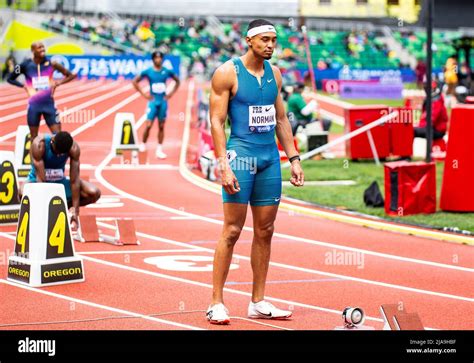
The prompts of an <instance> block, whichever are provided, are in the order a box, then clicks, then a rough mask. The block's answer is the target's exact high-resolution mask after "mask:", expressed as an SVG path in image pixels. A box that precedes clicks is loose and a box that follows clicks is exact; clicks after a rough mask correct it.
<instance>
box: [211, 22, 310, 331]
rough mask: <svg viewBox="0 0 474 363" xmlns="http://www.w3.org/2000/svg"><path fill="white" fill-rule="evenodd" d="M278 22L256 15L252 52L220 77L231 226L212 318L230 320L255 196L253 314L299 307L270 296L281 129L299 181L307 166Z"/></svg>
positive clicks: (215, 123)
mask: <svg viewBox="0 0 474 363" xmlns="http://www.w3.org/2000/svg"><path fill="white" fill-rule="evenodd" d="M276 38H277V37H276V30H275V28H274V26H273V25H272V24H271V23H270V22H268V21H266V20H263V19H258V20H254V21H252V22H251V23H250V24H249V27H248V31H247V37H246V41H247V45H248V47H249V49H248V51H247V53H246V54H245V55H244V56H242V57H240V58H235V59H232V60H231V61H228V62H226V63H225V64H223V65H222V66H220V67H219V68H218V69H217V70H216V71H215V73H214V76H213V77H212V89H211V100H210V112H211V115H210V117H211V131H212V136H213V139H214V146H215V153H216V156H217V158H218V160H219V169H220V172H221V177H222V194H223V200H224V228H223V231H222V235H221V237H220V239H219V242H218V244H217V248H216V252H215V256H214V271H213V293H212V302H211V305H210V306H209V308H208V310H207V319H208V320H209V322H211V323H213V324H228V323H229V322H230V319H229V315H228V311H227V309H226V307H225V306H224V300H223V288H224V284H225V280H226V278H227V274H228V272H229V266H230V262H231V260H232V252H233V248H234V245H235V243H236V242H237V240H238V238H239V235H240V232H241V230H242V227H243V226H244V223H245V218H246V215H247V207H248V204H250V206H251V209H252V215H253V229H254V237H253V242H252V254H251V264H252V270H253V290H252V299H251V301H250V303H249V306H248V317H250V318H262V319H287V318H289V317H290V316H291V311H285V310H281V309H278V308H276V307H275V306H273V305H272V304H270V303H269V302H267V301H265V300H264V292H265V281H266V276H267V271H268V266H269V261H270V246H271V239H272V235H273V230H274V221H275V218H276V215H277V211H278V206H279V203H280V198H281V170H280V158H279V154H278V148H277V145H276V142H275V134H276V136H277V137H278V139H279V141H280V143H281V145H282V146H283V148H284V150H285V153H286V154H287V155H288V157H289V159H290V162H291V180H290V181H291V183H292V184H293V185H295V186H302V185H303V183H304V174H303V170H302V168H301V165H300V160H299V156H298V154H297V151H296V149H295V146H294V143H293V135H292V132H291V126H290V123H289V121H288V118H287V117H286V112H285V107H284V105H283V100H282V97H281V95H280V89H281V85H282V76H281V73H280V70H279V69H278V68H277V67H275V66H272V65H271V64H270V63H269V62H268V60H269V59H270V58H271V57H272V54H273V51H274V49H275V45H276ZM227 116H229V119H230V127H231V134H230V138H229V140H228V141H227V143H226V135H225V130H224V124H225V121H226V119H227Z"/></svg>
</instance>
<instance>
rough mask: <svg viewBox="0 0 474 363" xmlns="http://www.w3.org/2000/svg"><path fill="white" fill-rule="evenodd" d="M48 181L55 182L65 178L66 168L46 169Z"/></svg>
mask: <svg viewBox="0 0 474 363" xmlns="http://www.w3.org/2000/svg"><path fill="white" fill-rule="evenodd" d="M45 172H46V173H45V174H46V181H49V182H54V181H59V180H63V179H64V170H63V169H46V170H45Z"/></svg>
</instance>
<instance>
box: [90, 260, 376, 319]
mask: <svg viewBox="0 0 474 363" xmlns="http://www.w3.org/2000/svg"><path fill="white" fill-rule="evenodd" d="M82 257H83V258H84V260H87V261H91V262H96V263H99V264H102V265H107V266H111V267H115V268H119V269H123V270H127V271H133V272H137V273H140V274H144V275H149V276H154V277H160V278H163V279H167V280H172V281H177V282H182V283H186V284H188V285H195V286H200V287H205V288H208V289H212V285H211V284H206V283H204V282H198V281H194V280H188V279H185V278H182V277H176V276H172V275H166V274H163V273H159V272H153V271H148V270H143V269H140V268H136V267H131V266H125V265H121V264H119V263H114V262H109V261H105V260H102V259H97V258H93V257H88V256H82ZM224 291H227V292H230V293H233V294H238V295H242V296H248V297H251V296H252V294H251V293H249V292H245V291H240V290H235V289H231V288H228V287H225V288H224ZM265 299H266V300H270V301H275V302H280V303H284V304H288V305H294V306H299V307H302V308H307V309H311V310H317V311H323V312H325V313H332V314H337V315H341V312H340V311H339V310H334V309H328V308H323V307H320V306H315V305H309V304H303V303H299V302H297V301H292V300H285V299H279V298H274V297H270V296H265ZM366 319H367V320H373V321H379V322H383V319H379V318H374V317H370V316H367V317H366Z"/></svg>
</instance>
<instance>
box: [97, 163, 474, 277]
mask: <svg viewBox="0 0 474 363" xmlns="http://www.w3.org/2000/svg"><path fill="white" fill-rule="evenodd" d="M113 157H114V155H112V154H109V155H108V156H107V157H106V158H105V159H104V160H103V161H102V163H101V164H100V165H99V166H98V167H97V169H96V170H95V177H96V179H97V180H98V181H99V182H100V183H101V184H102V185H104V186H105V187H106V188H108V189H109V190H111V191H113V192H114V193H116V194H119V195H120V196H123V197H128V198H129V199H131V200H134V201H136V202H138V203H142V204H145V205H148V206H150V207H152V208H155V209H159V210H163V211H166V212H169V213H173V214H177V215H180V216H184V217H190V218H193V219H198V220H201V221H204V222H209V223H212V224H218V225H222V224H223V221H221V220H217V219H213V218H209V217H203V216H201V215H198V214H194V213H190V212H185V211H182V210H178V209H175V208H171V207H168V206H165V205H162V204H158V203H155V202H152V201H149V200H147V199H143V198H140V197H137V196H135V195H132V194H129V193H127V192H125V191H123V190H121V189H119V188H118V187H116V186H115V185H112V184H111V183H109V182H108V181H107V180H105V178H104V177H103V176H102V170H103V169H104V168H105V166H106V165H107V164H108V163H109V162H110V160H111V159H112V158H113ZM243 230H245V231H249V232H253V228H250V227H247V226H244V227H243ZM273 235H274V236H275V237H279V238H284V239H288V240H292V241H298V242H302V243H307V244H311V245H316V246H323V247H329V248H333V249H339V250H346V251H352V252H357V253H362V254H365V255H370V256H376V257H382V258H387V259H391V260H397V261H403V262H409V263H416V264H421V265H428V266H433V267H439V268H444V269H451V270H457V271H463V272H470V273H473V272H474V269H472V268H468V267H462V266H453V265H447V264H443V263H439V262H433V261H425V260H420V259H416V258H410V257H402V256H396V255H390V254H386V253H381V252H374V251H369V250H364V249H360V248H355V247H347V246H340V245H337V244H334V243H328V242H322V241H317V240H312V239H308V238H303V237H296V236H292V235H288V234H284V233H278V232H275V233H274V234H273Z"/></svg>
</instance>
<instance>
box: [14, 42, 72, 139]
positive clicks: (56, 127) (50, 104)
mask: <svg viewBox="0 0 474 363" xmlns="http://www.w3.org/2000/svg"><path fill="white" fill-rule="evenodd" d="M31 52H32V53H33V58H30V59H27V60H25V61H24V62H23V63H21V64H20V65H19V67H18V71H17V70H15V71H14V72H12V73H10V75H9V76H8V79H7V82H8V83H10V84H12V85H14V86H17V87H21V88H24V89H25V91H26V93H27V94H28V111H27V116H26V117H27V121H28V126H29V128H30V135H31V140H33V139H34V138H35V137H36V135H38V129H39V125H40V120H41V115H43V117H44V120H45V121H46V124H47V125H48V127H49V129H50V130H51V132H52V133H53V134H56V133H58V132H59V131H61V123H60V120H59V113H58V111H57V110H56V106H55V103H54V98H53V97H54V92H55V90H56V88H58V87H59V86H61V85H63V84H65V83H68V82H70V81H72V80H73V79H74V78H76V74H73V73H71V72H70V71H68V70H67V69H66V68H64V67H63V66H62V65H61V64H59V63H56V62H53V61H51V60H50V59H49V58H47V57H46V49H45V47H44V44H43V43H41V42H35V43H33V44H31ZM54 71H58V72H60V73H62V74H63V75H64V78H63V79H61V80H58V81H55V80H54V79H53V74H54ZM20 74H23V75H24V76H25V84H22V83H20V82H18V81H17V80H16V79H17V78H18V76H19V75H20Z"/></svg>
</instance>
